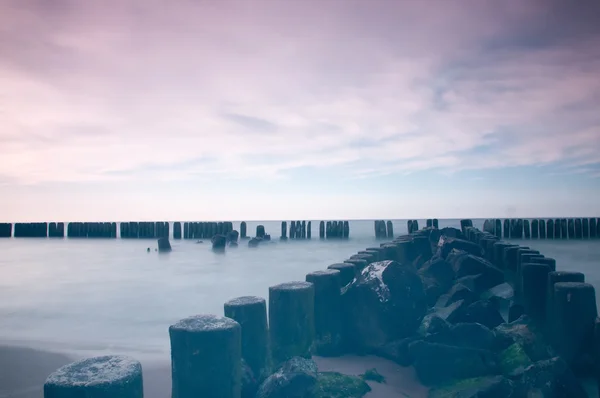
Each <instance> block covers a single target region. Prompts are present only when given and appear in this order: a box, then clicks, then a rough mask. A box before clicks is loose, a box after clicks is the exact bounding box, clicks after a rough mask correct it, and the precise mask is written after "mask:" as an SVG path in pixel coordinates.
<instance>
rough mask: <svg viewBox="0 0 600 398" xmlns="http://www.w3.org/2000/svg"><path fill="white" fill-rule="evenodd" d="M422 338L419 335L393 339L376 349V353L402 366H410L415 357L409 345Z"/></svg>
mask: <svg viewBox="0 0 600 398" xmlns="http://www.w3.org/2000/svg"><path fill="white" fill-rule="evenodd" d="M418 340H420V337H418V336H411V337H406V338H403V339H400V340H396V341H392V342H390V343H387V344H385V345H383V346H381V347H379V348H377V349H375V350H374V353H375V354H376V355H378V356H380V357H382V358H385V359H389V360H390V361H393V362H396V363H397V364H398V365H400V366H410V365H411V364H412V363H413V360H414V358H413V357H412V356H411V355H410V352H409V350H408V346H409V345H410V344H411V343H413V342H415V341H418Z"/></svg>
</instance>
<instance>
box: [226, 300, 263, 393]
mask: <svg viewBox="0 0 600 398" xmlns="http://www.w3.org/2000/svg"><path fill="white" fill-rule="evenodd" d="M224 309H225V316H226V317H228V318H231V319H233V320H234V321H236V322H237V323H239V324H240V326H241V327H242V358H244V360H245V361H246V363H247V364H248V366H249V367H250V369H252V372H253V373H254V376H255V377H256V378H257V379H258V380H259V381H262V380H264V379H265V378H266V377H268V376H269V374H270V372H271V363H270V362H271V356H270V353H269V330H268V326H267V303H266V301H265V299H264V298H262V297H255V296H244V297H238V298H235V299H233V300H229V301H228V302H226V303H225V305H224Z"/></svg>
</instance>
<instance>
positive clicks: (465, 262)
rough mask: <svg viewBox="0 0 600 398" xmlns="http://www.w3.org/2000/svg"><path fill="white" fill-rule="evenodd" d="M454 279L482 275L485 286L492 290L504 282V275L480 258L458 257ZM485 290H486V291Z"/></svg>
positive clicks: (471, 256) (470, 256)
mask: <svg viewBox="0 0 600 398" xmlns="http://www.w3.org/2000/svg"><path fill="white" fill-rule="evenodd" d="M454 272H455V273H456V278H459V279H460V278H462V277H463V276H469V275H482V277H483V279H485V282H483V281H482V283H483V284H485V286H489V287H488V289H489V288H492V287H494V286H496V285H499V284H501V283H503V282H504V273H503V272H502V270H500V269H499V268H496V267H495V266H494V265H492V263H490V262H489V261H487V260H484V259H483V258H481V257H476V256H473V255H470V254H469V255H466V256H462V257H460V258H459V259H458V260H457V261H456V262H455V264H454ZM486 290H487V289H486Z"/></svg>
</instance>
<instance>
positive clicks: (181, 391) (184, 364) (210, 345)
mask: <svg viewBox="0 0 600 398" xmlns="http://www.w3.org/2000/svg"><path fill="white" fill-rule="evenodd" d="M241 334H242V328H241V327H240V324H239V323H237V322H236V321H234V320H233V319H231V318H226V317H221V316H215V315H198V316H193V317H189V318H185V319H182V320H180V321H179V322H177V323H176V324H174V325H171V326H170V327H169V337H170V339H171V363H172V365H171V379H172V391H171V396H172V398H195V397H206V398H240V395H241V366H242V343H241V341H242V340H241Z"/></svg>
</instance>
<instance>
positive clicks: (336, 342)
mask: <svg viewBox="0 0 600 398" xmlns="http://www.w3.org/2000/svg"><path fill="white" fill-rule="evenodd" d="M306 282H310V283H312V284H313V286H314V312H315V315H314V317H315V320H314V327H315V349H316V354H317V355H321V356H331V355H336V354H339V353H340V349H341V344H342V338H341V330H342V318H341V313H342V304H341V294H340V289H341V275H340V271H338V270H336V269H327V270H325V271H315V272H311V273H310V274H307V275H306Z"/></svg>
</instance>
